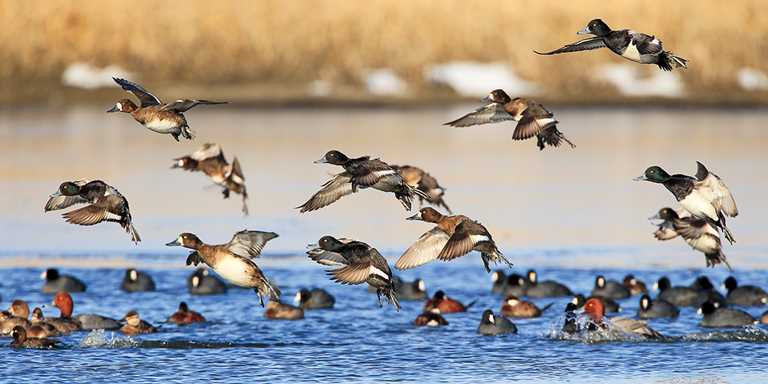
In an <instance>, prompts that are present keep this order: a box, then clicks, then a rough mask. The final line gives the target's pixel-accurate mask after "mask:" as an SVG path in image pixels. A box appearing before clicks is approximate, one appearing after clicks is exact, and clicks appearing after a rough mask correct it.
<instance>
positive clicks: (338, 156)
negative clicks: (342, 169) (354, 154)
mask: <svg viewBox="0 0 768 384" xmlns="http://www.w3.org/2000/svg"><path fill="white" fill-rule="evenodd" d="M347 162H349V157H347V155H345V154H343V153H341V152H340V151H337V150H335V149H334V150H331V151H328V152H327V153H326V154H325V156H323V157H322V158H321V159H319V160H315V164H323V163H328V164H333V165H344V164H346V163H347Z"/></svg>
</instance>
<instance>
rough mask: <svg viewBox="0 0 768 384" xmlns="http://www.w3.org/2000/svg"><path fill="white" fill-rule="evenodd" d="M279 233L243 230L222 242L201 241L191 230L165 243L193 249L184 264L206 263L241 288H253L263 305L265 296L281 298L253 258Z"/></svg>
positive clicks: (278, 290)
mask: <svg viewBox="0 0 768 384" xmlns="http://www.w3.org/2000/svg"><path fill="white" fill-rule="evenodd" d="M277 236H278V235H277V233H274V232H261V231H249V230H242V231H240V232H237V233H235V235H234V236H232V240H230V241H229V242H228V243H225V244H218V245H209V244H205V243H203V242H202V241H201V240H200V239H199V238H198V237H197V236H195V235H194V234H192V233H186V232H185V233H182V234H180V235H179V237H178V238H176V240H174V241H172V242H170V243H168V244H166V245H167V246H169V247H173V246H182V247H184V248H189V249H192V250H194V251H193V252H191V253H190V254H189V256H188V257H187V265H190V264H194V265H195V266H197V265H198V264H200V263H205V264H206V265H208V266H209V267H211V268H212V269H213V270H214V271H216V273H218V274H219V276H221V277H223V278H224V279H225V280H227V281H229V282H230V283H232V284H234V285H237V286H239V287H243V288H253V290H254V292H256V294H257V295H258V296H259V302H260V303H261V306H264V299H263V297H264V296H267V297H269V299H270V300H279V299H280V289H278V288H277V287H276V286H273V285H272V284H271V283H270V282H269V280H267V278H266V277H265V276H264V274H263V273H262V272H261V269H259V266H258V265H256V263H255V262H254V261H253V259H255V258H256V257H258V256H259V255H260V254H261V250H262V249H263V248H264V245H266V244H267V242H268V241H269V240H272V239H274V238H276V237H277Z"/></svg>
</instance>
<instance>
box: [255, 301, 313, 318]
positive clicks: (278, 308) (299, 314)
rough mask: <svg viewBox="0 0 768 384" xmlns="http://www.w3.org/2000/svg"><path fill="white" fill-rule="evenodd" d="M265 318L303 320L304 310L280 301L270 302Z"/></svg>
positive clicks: (265, 311)
mask: <svg viewBox="0 0 768 384" xmlns="http://www.w3.org/2000/svg"><path fill="white" fill-rule="evenodd" d="M264 317H266V318H267V319H271V320H301V319H303V318H304V309H302V308H300V307H295V306H293V305H290V304H284V303H281V302H279V301H270V302H268V303H267V307H266V309H265V310H264Z"/></svg>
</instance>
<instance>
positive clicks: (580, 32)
mask: <svg viewBox="0 0 768 384" xmlns="http://www.w3.org/2000/svg"><path fill="white" fill-rule="evenodd" d="M591 33H592V32H590V31H589V26H586V27H584V28H582V29H581V30H580V31H578V32H576V34H577V35H589V34H591Z"/></svg>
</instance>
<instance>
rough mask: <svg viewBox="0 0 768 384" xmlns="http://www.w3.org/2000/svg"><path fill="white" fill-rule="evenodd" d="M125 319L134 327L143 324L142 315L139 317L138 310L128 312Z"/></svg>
mask: <svg viewBox="0 0 768 384" xmlns="http://www.w3.org/2000/svg"><path fill="white" fill-rule="evenodd" d="M123 320H124V321H125V322H126V323H127V324H128V325H130V326H132V327H138V326H139V324H141V317H139V313H138V312H136V311H130V312H128V313H126V314H125V316H124V317H123Z"/></svg>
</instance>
